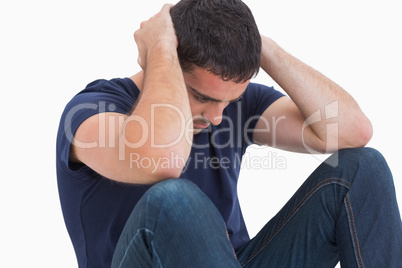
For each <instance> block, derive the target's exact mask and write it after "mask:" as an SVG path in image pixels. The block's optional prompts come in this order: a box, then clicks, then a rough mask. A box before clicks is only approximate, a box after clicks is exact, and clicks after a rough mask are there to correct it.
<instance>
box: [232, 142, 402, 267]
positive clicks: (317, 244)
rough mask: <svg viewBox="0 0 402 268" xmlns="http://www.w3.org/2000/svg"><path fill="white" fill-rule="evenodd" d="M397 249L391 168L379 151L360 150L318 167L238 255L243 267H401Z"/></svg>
mask: <svg viewBox="0 0 402 268" xmlns="http://www.w3.org/2000/svg"><path fill="white" fill-rule="evenodd" d="M327 163H337V166H336V167H333V166H332V165H329V164H327ZM401 252H402V223H401V218H400V214H399V209H398V205H397V201H396V195H395V189H394V184H393V179H392V175H391V172H390V170H389V168H388V166H387V164H386V162H385V160H384V158H383V157H382V156H381V154H380V153H378V152H377V151H375V150H373V149H370V148H359V149H347V150H341V151H340V152H338V153H336V154H334V155H333V156H331V157H330V158H329V159H328V160H327V161H326V163H323V164H322V165H320V167H318V168H317V170H316V171H314V172H313V174H312V175H311V176H310V177H309V178H308V179H307V180H306V182H305V183H304V184H303V185H302V186H301V187H300V189H299V190H298V191H297V192H296V194H295V195H294V196H293V197H292V198H291V200H290V201H289V202H288V203H287V204H286V205H285V206H284V208H283V209H282V210H281V211H280V212H279V213H278V214H277V215H276V216H275V217H274V218H273V219H272V220H271V221H270V222H268V224H267V225H266V226H265V227H264V228H263V229H262V230H261V232H260V233H259V234H258V235H257V236H256V237H255V238H253V239H252V240H251V241H250V242H249V243H248V244H247V245H246V246H245V247H244V248H243V249H241V250H239V251H238V252H237V255H238V258H239V261H240V263H241V264H242V267H268V266H269V267H317V268H318V267H319V268H325V267H334V266H335V265H336V263H337V262H338V260H340V261H341V265H342V266H343V267H401V264H402V254H401Z"/></svg>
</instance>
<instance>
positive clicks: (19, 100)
mask: <svg viewBox="0 0 402 268" xmlns="http://www.w3.org/2000/svg"><path fill="white" fill-rule="evenodd" d="M5 2H7V4H6V3H5ZM245 2H246V3H247V4H248V5H249V6H250V8H251V9H252V10H253V12H254V15H255V17H256V20H257V23H258V25H259V27H260V31H261V33H262V34H264V35H268V36H270V37H272V38H273V39H274V40H275V41H277V42H278V43H279V44H280V45H281V46H282V47H283V48H285V49H286V50H287V51H288V52H290V53H291V54H293V55H295V56H296V57H298V58H299V59H301V60H302V61H304V62H306V63H308V64H309V65H311V66H313V67H314V68H316V69H318V70H319V71H321V72H323V73H324V74H326V75H327V76H329V77H330V78H331V79H333V80H335V81H336V82H337V83H339V84H340V85H341V86H343V87H344V88H345V89H346V90H347V91H348V92H350V93H351V94H352V96H354V97H355V98H356V99H357V101H358V103H359V105H360V106H361V108H362V109H363V111H365V112H366V114H367V115H368V116H369V118H370V119H371V120H372V123H373V125H374V130H375V131H374V137H373V139H372V141H371V142H370V144H369V146H371V147H375V148H377V149H378V150H380V151H381V152H382V153H383V154H384V155H385V157H386V158H387V159H388V161H389V165H390V167H391V170H392V171H393V173H394V178H395V183H396V187H397V195H398V198H399V200H400V201H401V200H402V180H401V177H402V167H401V164H400V162H399V161H400V160H399V153H400V151H401V149H402V148H401V145H400V135H401V134H400V132H401V125H400V121H401V120H400V117H401V115H402V114H401V112H400V109H401V101H400V96H401V94H400V91H401V90H402V86H401V83H400V78H401V74H402V72H401V71H402V68H401V62H402V52H401V48H402V37H401V25H402V17H401V16H400V14H401V7H400V3H398V1H396V0H395V1H392V0H384V1H381V2H378V1H362V0H356V1H346V0H340V1H336V2H333V1H332V2H328V1H318V0H307V1H268V2H266V1H251V0H247V1H245ZM163 3H164V2H163V1H159V0H158V1H155V0H154V1H134V0H131V1H124V0H115V1H100V0H97V1H95V0H93V1H87V0H80V1H77V0H70V1H45V0H38V1H27V0H25V1H24V0H22V1H2V2H1V4H0V27H1V32H0V33H1V42H0V48H1V49H0V67H1V73H0V74H1V75H0V82H1V83H0V88H1V105H0V109H1V131H0V135H1V136H0V138H1V143H2V144H1V152H2V154H1V161H0V163H1V171H0V172H1V173H0V178H1V180H0V181H1V186H0V206H1V207H0V213H1V221H0V222H1V223H0V224H1V227H0V243H1V246H2V251H1V257H0V266H1V267H76V266H77V264H76V260H75V255H74V252H73V248H72V246H71V243H70V240H69V237H68V234H67V231H66V229H65V227H64V222H63V219H62V214H61V209H60V204H59V200H58V193H57V185H56V174H55V138H56V132H57V127H58V120H59V117H60V114H61V112H62V110H63V108H64V105H65V104H66V103H67V101H68V100H69V99H70V98H71V97H72V96H73V95H74V94H75V93H77V92H78V91H79V90H81V89H83V88H84V87H85V85H86V84H87V83H89V82H91V81H92V80H95V79H98V78H106V79H109V78H114V77H126V76H130V75H132V74H134V73H135V72H137V71H138V70H139V67H138V66H137V64H136V59H137V50H136V45H135V43H134V40H133V37H132V34H133V32H134V31H135V30H136V29H137V28H138V27H139V25H140V22H141V21H142V20H145V19H148V18H149V17H150V16H152V15H153V14H154V13H156V12H157V11H159V9H160V8H161V6H162V4H163ZM172 3H175V1H173V2H172ZM256 81H257V82H261V83H266V84H269V85H274V84H273V82H272V80H271V79H270V78H269V77H268V76H266V75H264V74H263V73H261V75H259V77H258V78H257V79H256ZM269 151H271V152H275V153H276V158H277V159H279V158H281V159H282V158H284V159H286V169H285V170H278V169H275V168H271V169H270V170H261V169H259V170H255V171H253V170H250V169H245V170H243V171H242V173H241V178H240V185H239V195H240V198H241V203H242V207H243V210H244V216H245V219H246V223H247V225H248V227H249V230H250V234H251V235H254V234H255V233H256V232H257V231H258V230H259V228H261V227H262V226H263V225H264V223H265V222H266V221H268V219H270V218H271V217H272V216H273V215H274V214H275V212H277V211H278V210H279V208H280V207H281V206H282V205H283V204H284V203H285V202H286V200H287V199H288V198H289V197H290V196H291V195H292V193H293V192H294V191H295V190H296V189H297V188H298V187H299V185H300V184H301V183H302V181H303V180H304V179H305V178H306V177H307V176H308V175H309V174H310V173H311V171H312V170H313V169H314V168H315V167H316V166H317V165H318V164H319V160H317V159H316V158H315V157H313V156H310V155H299V154H289V153H285V152H283V151H273V150H272V149H257V150H255V152H254V153H256V154H257V155H261V156H264V155H267V154H268V152H269ZM401 202H402V201H401Z"/></svg>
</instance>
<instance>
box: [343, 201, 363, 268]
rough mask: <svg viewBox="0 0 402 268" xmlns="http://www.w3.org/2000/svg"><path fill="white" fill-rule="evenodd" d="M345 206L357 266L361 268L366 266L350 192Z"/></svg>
mask: <svg viewBox="0 0 402 268" xmlns="http://www.w3.org/2000/svg"><path fill="white" fill-rule="evenodd" d="M345 208H346V213H347V215H348V222H349V229H350V234H351V236H352V243H353V248H354V251H355V256H356V262H357V266H358V267H359V268H360V267H361V268H364V263H363V258H362V254H361V251H360V243H359V238H358V237H357V230H356V223H355V218H354V214H353V209H352V204H351V202H350V199H349V195H348V194H347V195H346V197H345Z"/></svg>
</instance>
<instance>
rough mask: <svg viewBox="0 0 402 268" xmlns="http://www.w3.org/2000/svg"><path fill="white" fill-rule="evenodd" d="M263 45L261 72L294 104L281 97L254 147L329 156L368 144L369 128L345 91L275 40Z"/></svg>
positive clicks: (263, 123)
mask: <svg viewBox="0 0 402 268" xmlns="http://www.w3.org/2000/svg"><path fill="white" fill-rule="evenodd" d="M262 40H263V41H262V42H263V47H262V55H261V67H262V69H263V70H264V71H265V72H267V73H268V74H269V75H270V76H271V77H272V78H273V79H274V80H275V81H276V82H277V83H278V84H279V85H280V86H281V87H282V88H283V90H284V91H285V92H286V93H287V94H288V95H289V97H290V99H289V98H286V97H283V98H281V99H279V100H277V101H276V102H275V103H273V104H272V105H271V106H270V107H269V108H268V109H267V110H266V111H265V112H264V114H263V115H262V117H261V118H260V120H259V121H258V123H257V125H256V130H258V131H255V132H254V141H255V142H256V143H258V144H265V145H270V146H273V147H277V148H281V149H285V150H290V151H296V152H310V153H311V152H323V153H329V152H334V151H336V150H339V149H342V148H348V147H362V146H365V145H366V144H367V143H368V142H369V140H370V139H371V136H372V126H371V123H370V121H369V120H368V118H367V117H366V116H365V115H364V113H363V112H362V111H361V110H360V108H359V106H358V105H357V103H356V102H355V100H354V99H353V98H352V97H351V96H350V95H349V94H348V93H347V92H346V91H345V90H343V89H342V88H341V87H340V86H339V85H337V84H336V83H334V82H333V81H331V80H330V79H328V78H327V77H325V76H324V75H322V74H321V73H319V72H318V71H316V70H314V69H312V68H311V67H309V66H307V65H306V64H304V63H302V62H301V61H299V60H298V59H296V58H294V57H293V56H291V55H289V54H288V53H286V52H285V51H284V50H283V49H281V48H280V47H279V46H278V45H277V44H276V43H275V42H273V41H272V40H271V39H269V38H267V37H263V38H262ZM268 127H270V128H269V129H268Z"/></svg>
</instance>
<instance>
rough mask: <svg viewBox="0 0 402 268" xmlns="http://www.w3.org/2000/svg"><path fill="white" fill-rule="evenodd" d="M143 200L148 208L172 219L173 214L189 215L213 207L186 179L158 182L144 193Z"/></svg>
mask: <svg viewBox="0 0 402 268" xmlns="http://www.w3.org/2000/svg"><path fill="white" fill-rule="evenodd" d="M145 198H146V199H147V202H148V206H151V207H153V208H157V209H163V210H164V211H165V212H168V214H170V215H171V216H172V218H174V217H175V214H187V215H189V214H193V212H194V211H197V210H210V209H211V208H212V207H214V205H213V203H212V201H210V199H209V198H208V197H207V196H206V195H205V194H204V193H203V192H202V191H201V189H200V188H198V186H196V185H195V184H194V183H193V182H191V181H189V180H187V179H168V180H165V181H162V182H159V183H157V184H155V185H154V186H152V187H151V189H149V190H148V192H147V193H145ZM214 209H215V208H214ZM176 216H177V215H176ZM179 216H180V215H179ZM181 216H183V215H181Z"/></svg>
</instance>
